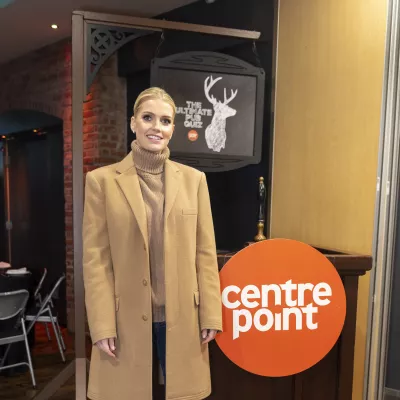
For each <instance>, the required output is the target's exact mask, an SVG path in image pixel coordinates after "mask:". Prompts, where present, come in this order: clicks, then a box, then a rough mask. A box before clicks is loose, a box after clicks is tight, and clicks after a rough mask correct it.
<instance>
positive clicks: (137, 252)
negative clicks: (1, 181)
mask: <svg viewBox="0 0 400 400" xmlns="http://www.w3.org/2000/svg"><path fill="white" fill-rule="evenodd" d="M164 257H165V290H166V322H167V343H166V346H167V347H166V399H167V400H169V399H174V400H175V399H176V400H178V399H180V400H197V399H204V398H206V397H207V396H209V394H210V393H211V382H210V368H209V356H208V345H202V344H201V330H202V329H217V330H222V312H221V297H220V283H219V276H218V267H217V257H216V248H215V239H214V228H213V221H212V215H211V207H210V200H209V194H208V188H207V183H206V178H205V175H204V173H202V172H199V171H197V170H195V169H193V168H190V167H187V166H184V165H181V164H177V163H175V162H172V161H170V160H167V161H166V163H165V223H164ZM83 268H84V282H85V300H86V309H87V315H88V322H89V328H90V334H91V338H92V341H93V343H95V342H97V341H98V340H100V339H105V338H110V337H116V338H117V340H116V352H115V353H116V356H117V359H116V360H115V359H112V358H111V357H109V356H108V355H106V354H105V353H103V352H101V351H100V350H99V349H98V348H97V347H96V346H93V350H92V358H91V365H90V375H89V389H88V397H89V398H91V399H94V400H97V399H99V400H116V399H118V400H151V399H152V360H153V356H152V320H151V315H152V313H151V285H150V269H149V245H148V235H147V224H146V212H145V205H144V202H143V198H142V195H141V189H140V186H139V179H138V176H137V172H136V168H135V165H134V162H133V155H132V153H129V155H128V156H127V157H126V158H125V159H124V160H123V161H121V162H120V163H118V164H114V165H110V166H106V167H102V168H99V169H97V170H95V171H92V172H89V173H88V174H87V177H86V189H85V211H84V220H83Z"/></svg>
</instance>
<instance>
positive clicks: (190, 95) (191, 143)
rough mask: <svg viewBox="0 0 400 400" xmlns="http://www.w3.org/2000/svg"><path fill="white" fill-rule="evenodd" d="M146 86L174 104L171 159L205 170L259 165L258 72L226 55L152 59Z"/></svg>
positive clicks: (261, 100)
mask: <svg viewBox="0 0 400 400" xmlns="http://www.w3.org/2000/svg"><path fill="white" fill-rule="evenodd" d="M151 85H152V86H159V87H162V88H164V89H165V90H166V91H167V92H168V93H169V94H170V95H171V96H172V98H173V99H174V101H175V103H176V106H177V114H176V118H175V132H174V135H173V137H172V140H171V142H170V145H169V148H170V150H171V158H172V159H175V160H177V161H179V162H182V163H183V164H187V165H191V166H193V167H195V168H198V169H200V170H203V171H208V172H210V171H227V170H232V169H237V168H240V167H243V166H245V165H248V164H258V163H259V162H260V161H261V146H262V130H263V108H264V87H265V74H264V70H263V69H262V68H257V67H254V66H253V65H250V64H248V63H246V62H244V61H242V60H239V59H237V58H234V57H231V56H229V55H226V54H220V53H214V52H187V53H180V54H174V55H172V56H169V57H165V58H156V59H154V60H153V61H152V66H151Z"/></svg>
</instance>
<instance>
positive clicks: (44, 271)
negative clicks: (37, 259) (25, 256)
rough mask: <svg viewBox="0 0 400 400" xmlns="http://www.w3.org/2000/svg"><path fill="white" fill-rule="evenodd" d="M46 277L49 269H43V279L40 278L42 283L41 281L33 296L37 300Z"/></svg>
mask: <svg viewBox="0 0 400 400" xmlns="http://www.w3.org/2000/svg"><path fill="white" fill-rule="evenodd" d="M46 275H47V268H43V274H42V277H41V278H40V281H39V283H38V285H37V287H36V290H35V293H34V294H33V296H34V298H35V299H36V298H37V296H38V294H39V292H40V290H41V289H42V286H43V282H44V279H45V278H46Z"/></svg>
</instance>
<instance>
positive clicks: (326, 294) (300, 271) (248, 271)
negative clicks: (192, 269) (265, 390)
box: [217, 239, 346, 377]
mask: <svg viewBox="0 0 400 400" xmlns="http://www.w3.org/2000/svg"><path fill="white" fill-rule="evenodd" d="M220 278H221V292H222V304H223V318H224V332H223V333H221V334H220V335H218V336H217V343H218V345H219V347H220V348H221V350H222V351H223V352H224V353H225V355H226V356H227V357H228V358H229V359H231V361H233V362H234V363H235V364H237V365H238V366H239V367H241V368H243V369H245V370H247V371H249V372H252V373H255V374H258V375H264V376H271V377H272V376H287V375H292V374H295V373H298V372H301V371H304V370H305V369H308V368H310V367H312V366H313V365H315V364H316V363H317V362H319V361H320V360H321V359H322V358H323V357H324V356H325V355H326V354H328V353H329V351H330V350H331V349H332V347H333V346H334V344H335V343H336V341H337V339H338V338H339V335H340V333H341V330H342V328H343V324H344V319H345V313H346V297H345V292H344V288H343V284H342V281H341V278H340V276H339V275H338V273H337V271H336V269H335V268H334V266H333V265H332V264H331V263H330V261H329V260H328V259H327V258H326V257H325V256H324V255H322V254H321V253H320V252H318V251H317V250H315V249H314V248H312V247H311V246H308V245H306V244H304V243H301V242H297V241H293V240H285V239H275V240H268V241H264V242H261V243H257V244H254V245H252V246H249V247H247V248H245V249H244V250H242V251H240V252H239V253H237V254H236V255H235V256H234V257H233V258H232V259H231V260H229V261H228V262H227V263H226V265H225V266H224V267H223V268H222V270H221V273H220Z"/></svg>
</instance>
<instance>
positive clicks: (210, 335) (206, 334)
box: [201, 329, 217, 344]
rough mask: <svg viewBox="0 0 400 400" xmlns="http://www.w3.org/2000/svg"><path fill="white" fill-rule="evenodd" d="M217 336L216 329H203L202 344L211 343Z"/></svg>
mask: <svg viewBox="0 0 400 400" xmlns="http://www.w3.org/2000/svg"><path fill="white" fill-rule="evenodd" d="M216 335H217V331H216V330H215V329H203V330H202V331H201V337H202V338H203V341H202V344H206V343H209V342H211V340H214V339H215V336H216Z"/></svg>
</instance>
